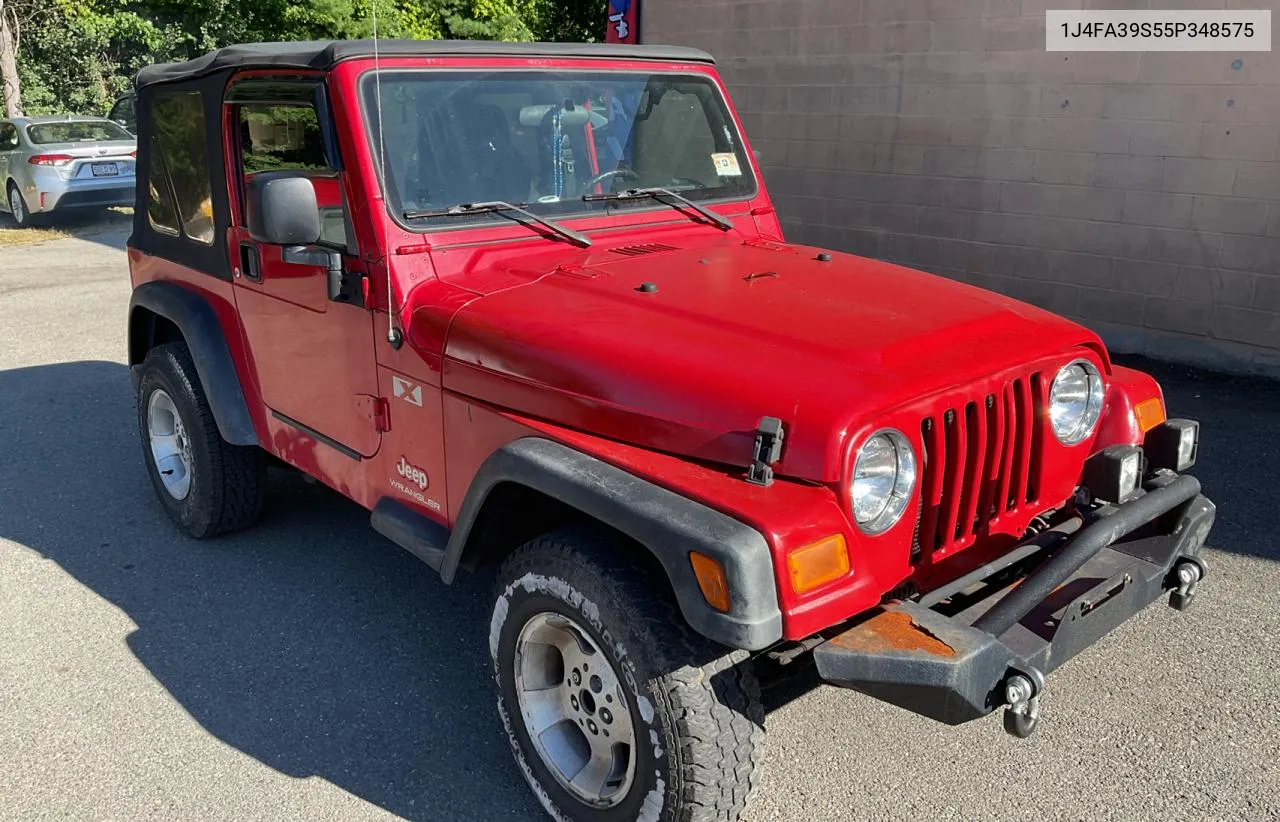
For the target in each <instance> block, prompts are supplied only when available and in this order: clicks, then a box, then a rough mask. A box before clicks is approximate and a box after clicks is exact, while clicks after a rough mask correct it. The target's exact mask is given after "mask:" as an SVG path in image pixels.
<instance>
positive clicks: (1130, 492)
mask: <svg viewBox="0 0 1280 822" xmlns="http://www.w3.org/2000/svg"><path fill="white" fill-rule="evenodd" d="M1082 479H1083V481H1084V485H1085V487H1086V488H1088V489H1089V491H1090V493H1092V494H1093V496H1094V499H1097V500H1100V501H1102V502H1114V503H1116V504H1117V505H1118V504H1120V503H1124V502H1128V501H1129V500H1131V499H1133V498H1134V497H1135V496H1136V495H1137V493H1138V487H1139V485H1140V484H1141V482H1142V449H1141V448H1138V447H1137V446H1135V445H1113V446H1111V447H1110V448H1106V449H1103V450H1102V451H1099V452H1098V453H1096V454H1094V455H1093V456H1092V457H1089V460H1088V461H1087V462H1086V463H1085V464H1084V476H1083V477H1082Z"/></svg>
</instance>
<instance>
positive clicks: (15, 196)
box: [8, 181, 31, 228]
mask: <svg viewBox="0 0 1280 822" xmlns="http://www.w3.org/2000/svg"><path fill="white" fill-rule="evenodd" d="M8 194H9V214H10V215H12V216H13V221H14V222H15V223H17V224H18V227H19V228H25V227H26V226H29V225H31V214H30V212H28V211H27V203H26V201H25V200H23V199H22V192H21V191H19V190H18V186H17V184H16V183H14V182H12V181H10V182H9V191H8Z"/></svg>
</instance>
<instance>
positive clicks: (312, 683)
mask: <svg viewBox="0 0 1280 822" xmlns="http://www.w3.org/2000/svg"><path fill="white" fill-rule="evenodd" d="M1129 362H1131V361H1129ZM1134 364H1136V365H1138V366H1140V367H1150V368H1151V370H1153V371H1155V372H1156V373H1157V376H1158V377H1160V378H1161V379H1162V381H1163V382H1164V383H1165V389H1166V394H1167V398H1168V404H1169V406H1170V409H1171V411H1172V413H1173V414H1175V415H1183V416H1190V417H1197V418H1199V419H1201V420H1202V421H1203V422H1204V437H1203V449H1202V458H1201V463H1200V465H1199V467H1198V469H1197V471H1196V473H1197V474H1198V475H1199V476H1200V477H1201V478H1202V480H1203V482H1204V485H1205V488H1206V492H1207V493H1208V494H1209V495H1210V496H1212V497H1213V498H1215V499H1216V501H1217V502H1218V504H1219V518H1218V525H1217V528H1216V530H1215V534H1214V538H1213V539H1212V540H1211V544H1212V545H1214V546H1215V547H1217V548H1219V549H1221V550H1225V551H1232V552H1237V553H1241V554H1248V555H1253V556H1257V557H1263V558H1267V559H1271V560H1280V551H1278V550H1277V546H1276V542H1275V540H1274V539H1273V538H1272V534H1273V533H1274V529H1273V525H1272V523H1271V520H1270V517H1271V514H1272V513H1274V511H1275V510H1276V509H1277V508H1280V505H1277V502H1280V500H1278V499H1277V490H1276V489H1277V488H1278V487H1280V453H1277V451H1278V450H1280V441H1278V440H1280V438H1277V436H1276V435H1275V432H1276V431H1277V430H1280V391H1276V390H1274V388H1275V386H1274V384H1266V383H1263V384H1259V383H1258V382H1256V381H1250V380H1245V379H1237V378H1226V377H1219V376H1215V375H1208V374H1202V373H1197V372H1191V371H1187V370H1186V369H1177V368H1170V367H1168V366H1161V365H1157V364H1151V363H1134ZM0 397H3V398H5V402H4V403H0V441H3V442H4V443H6V448H7V449H8V450H7V453H6V457H5V459H4V460H3V461H2V462H0V536H3V537H6V538H8V539H11V540H14V541H15V542H18V543H21V544H22V545H25V546H27V547H29V548H31V549H33V550H35V551H38V552H39V553H40V554H41V555H43V556H45V557H47V558H48V559H51V560H53V561H54V562H56V563H58V564H59V565H60V566H61V567H62V568H63V569H65V570H66V571H67V572H68V573H69V574H71V575H72V576H73V577H75V578H76V579H77V580H78V581H80V582H81V583H83V584H84V585H86V586H88V587H89V588H90V589H91V590H93V591H94V592H96V593H97V594H98V595H99V596H101V597H104V598H105V599H107V600H108V601H110V602H112V603H113V604H115V605H116V606H118V607H119V608H121V609H122V610H123V611H124V612H125V613H126V614H128V616H129V617H130V618H131V619H132V620H133V621H134V622H135V623H136V624H137V626H138V628H137V630H136V631H134V632H133V633H132V634H131V635H130V636H129V637H128V640H127V641H128V644H129V647H130V649H131V650H132V651H133V653H134V654H135V655H136V656H137V658H138V659H139V660H140V661H141V662H142V663H143V664H144V665H145V666H146V667H147V669H148V670H149V671H150V672H151V674H152V675H153V676H154V677H155V678H156V679H157V680H158V681H159V682H160V683H161V684H162V685H163V686H164V687H165V688H166V689H168V691H169V692H170V693H171V694H172V695H173V697H174V698H175V699H176V700H178V702H179V703H180V704H181V705H182V706H183V707H184V708H185V709H186V710H187V711H188V712H189V713H190V714H191V715H192V716H193V717H194V718H195V719H196V720H197V721H198V722H199V723H200V724H201V725H202V726H203V727H204V728H206V729H207V730H208V731H209V732H211V733H212V734H214V735H215V736H216V737H217V738H218V739H220V740H222V741H223V742H225V743H227V744H229V745H232V746H234V747H236V748H237V749H238V750H240V751H243V752H244V753H246V754H248V755H250V756H252V757H254V758H255V759H258V760H259V761H261V762H263V763H265V764H267V765H269V766H271V767H272V768H275V769H276V770H278V771H281V772H283V773H285V774H288V775H291V776H295V777H299V778H302V777H308V776H312V775H315V776H319V777H321V778H323V779H326V780H328V781H330V782H332V783H333V784H335V785H337V786H339V787H341V788H343V789H345V790H347V791H349V792H351V793H352V794H354V795H356V796H359V797H361V798H363V799H365V800H367V801H369V802H372V803H374V804H376V805H378V806H381V807H383V808H385V809H387V810H389V811H391V812H393V813H396V814H399V815H401V816H403V817H406V818H409V819H414V820H439V819H449V820H466V819H474V820H490V819H498V818H517V819H524V818H537V817H539V816H540V814H541V811H540V810H539V809H538V807H537V806H536V804H535V803H534V801H533V799H532V796H531V794H530V793H529V792H528V790H527V789H526V787H525V786H524V784H523V782H522V780H521V778H520V776H519V774H518V773H517V772H516V769H515V767H514V766H513V765H512V763H511V758H510V756H509V754H508V752H507V749H506V742H505V740H504V738H503V735H502V733H501V730H500V727H499V724H498V721H497V718H496V711H494V709H493V699H492V697H491V695H490V694H491V692H490V687H489V683H488V679H489V676H488V670H487V654H486V651H485V648H484V642H483V637H484V636H485V631H484V627H485V626H484V620H485V601H486V600H487V596H486V593H485V585H486V584H487V583H486V581H485V580H483V579H474V578H463V579H461V580H460V581H459V582H458V583H457V584H456V585H454V586H453V587H446V586H444V585H442V584H441V583H440V582H439V580H438V578H436V577H435V576H434V574H433V572H431V571H430V569H428V568H427V567H426V566H425V565H423V564H421V563H420V562H419V561H418V560H416V559H414V558H413V557H411V556H410V555H409V554H407V553H405V552H404V551H402V550H401V549H399V548H397V547H395V546H393V545H391V544H390V543H389V542H387V541H385V540H383V539H382V538H381V537H379V536H377V535H376V534H374V533H373V532H372V531H371V530H370V528H369V526H368V515H367V514H366V513H365V512H364V511H362V510H361V509H360V508H358V507H357V506H356V505H354V504H353V503H349V502H346V501H345V500H342V499H341V498H340V497H339V496H338V495H337V494H335V493H333V492H331V491H329V490H327V489H325V488H323V487H321V486H318V485H313V484H309V483H306V482H303V481H302V480H300V479H299V478H298V477H297V476H296V475H294V474H292V473H287V472H276V473H274V474H273V483H272V489H273V491H272V498H271V500H270V502H269V510H268V514H267V517H266V519H265V521H264V522H263V523H262V524H261V525H259V526H258V527H256V528H254V529H252V530H250V531H248V532H245V533H241V534H237V535H234V536H230V537H225V538H222V539H219V540H214V541H207V542H197V541H193V540H189V539H186V538H185V537H182V536H180V535H179V534H178V533H177V532H176V531H175V530H174V529H173V528H172V527H171V526H170V525H169V523H168V521H167V520H166V519H165V517H164V514H163V512H162V510H161V509H160V507H159V504H158V503H157V502H156V501H155V499H154V496H153V492H152V489H151V486H150V484H149V482H148V480H147V477H146V474H145V472H144V470H143V464H142V461H141V456H140V453H139V445H138V441H137V432H136V421H135V412H134V404H133V397H132V394H131V391H130V388H129V380H128V376H127V373H126V370H125V367H124V366H122V365H119V364H117V363H109V362H76V363H66V364H58V365H48V366H39V367H32V368H23V369H16V370H11V371H0ZM817 684H818V683H817V681H816V678H815V677H813V676H812V673H811V672H808V673H806V674H805V675H803V676H801V677H799V678H797V679H796V680H794V681H792V682H790V683H788V684H787V685H786V686H785V687H783V688H782V689H781V690H780V691H778V692H775V693H773V694H771V695H770V696H769V698H768V702H769V703H770V707H777V706H779V705H781V704H785V703H786V702H787V701H790V698H793V697H794V696H795V695H798V694H799V693H802V692H804V691H805V690H808V689H809V688H811V687H814V686H816V685H817Z"/></svg>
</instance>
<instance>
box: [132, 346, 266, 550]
mask: <svg viewBox="0 0 1280 822" xmlns="http://www.w3.org/2000/svg"><path fill="white" fill-rule="evenodd" d="M138 429H139V431H140V433H141V438H142V452H143V458H144V460H145V461H146V464H147V473H148V474H150V476H151V484H152V485H153V486H154V487H155V490H156V496H157V497H159V499H160V504H161V505H163V506H164V509H165V511H166V512H167V513H168V514H169V517H170V518H171V519H172V520H173V521H174V522H175V523H176V524H177V525H178V527H179V528H181V529H182V530H183V531H185V532H187V533H188V534H189V535H191V536H193V537H197V538H201V537H211V536H215V535H217V534H224V533H226V532H228V531H234V530H236V529H239V528H243V527H245V526H247V525H250V524H251V523H252V522H253V521H254V520H255V519H257V517H258V514H259V513H260V512H261V510H262V501H263V496H264V493H265V490H266V459H265V454H264V452H263V451H262V450H261V449H259V448H256V447H252V446H250V447H245V446H239V445H232V444H230V443H228V442H227V441H226V440H224V439H223V438H222V435H221V434H219V433H218V426H217V423H215V422H214V419H213V411H212V410H211V409H210V408H209V401H208V399H207V398H206V397H205V393H204V388H203V386H202V385H201V384H200V377H199V375H198V374H197V372H196V367H195V363H194V362H193V361H192V359H191V352H190V351H189V350H188V349H187V346H186V345H185V344H183V343H167V344H165V345H160V346H157V347H155V348H153V349H151V351H150V352H149V353H148V354H147V358H146V359H145V360H144V361H143V363H142V377H141V379H140V380H139V384H138Z"/></svg>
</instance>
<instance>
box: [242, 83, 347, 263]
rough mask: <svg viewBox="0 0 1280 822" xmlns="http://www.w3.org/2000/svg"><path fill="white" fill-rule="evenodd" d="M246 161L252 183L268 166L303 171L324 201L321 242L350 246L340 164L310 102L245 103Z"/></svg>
mask: <svg viewBox="0 0 1280 822" xmlns="http://www.w3.org/2000/svg"><path fill="white" fill-rule="evenodd" d="M237 108H238V110H239V115H238V118H237V120H238V127H239V132H240V162H241V168H242V169H243V170H244V179H245V182H246V183H248V181H249V180H250V179H252V177H253V176H254V175H255V174H259V173H262V172H264V171H301V172H303V173H304V174H305V176H307V177H308V178H310V180H311V182H312V184H313V185H314V186H315V189H316V201H317V202H318V203H319V204H320V217H321V221H322V225H323V231H322V233H321V236H320V240H321V242H324V243H325V244H327V245H332V246H335V247H339V248H347V247H348V243H347V213H346V207H345V204H344V201H343V196H342V185H341V181H340V180H339V178H338V172H337V170H336V169H334V168H332V167H331V166H330V165H329V162H328V161H327V160H326V159H325V154H324V138H323V136H322V135H321V132H320V118H319V116H318V115H317V114H316V110H315V108H314V107H313V106H311V105H307V104H296V105H282V104H277V103H241V104H240V105H239V106H237Z"/></svg>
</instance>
